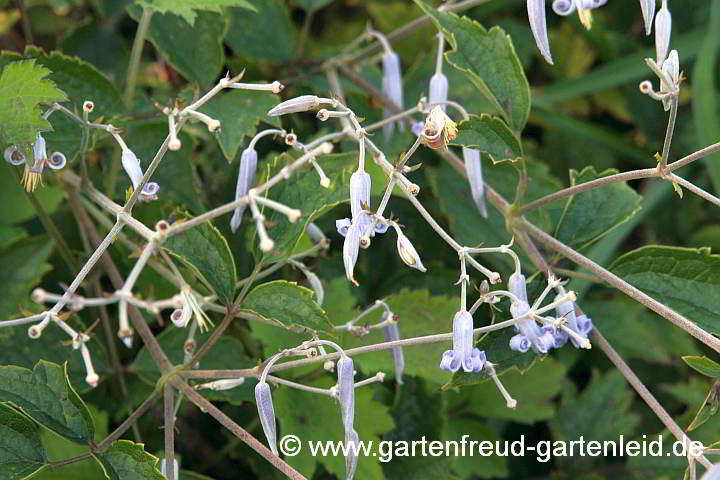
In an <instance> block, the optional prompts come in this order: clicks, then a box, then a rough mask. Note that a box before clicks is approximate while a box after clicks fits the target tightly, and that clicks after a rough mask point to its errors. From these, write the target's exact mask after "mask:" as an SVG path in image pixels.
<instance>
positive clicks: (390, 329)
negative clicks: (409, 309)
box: [383, 322, 405, 385]
mask: <svg viewBox="0 0 720 480" xmlns="http://www.w3.org/2000/svg"><path fill="white" fill-rule="evenodd" d="M383 336H384V337H385V341H386V342H392V341H395V340H400V329H399V328H398V324H397V322H392V323H390V324H388V325H385V327H383ZM390 358H391V359H392V361H393V365H394V366H395V380H396V381H397V383H399V384H401V385H402V383H403V382H402V376H403V372H404V371H405V356H404V355H403V349H402V347H393V348H391V349H390Z"/></svg>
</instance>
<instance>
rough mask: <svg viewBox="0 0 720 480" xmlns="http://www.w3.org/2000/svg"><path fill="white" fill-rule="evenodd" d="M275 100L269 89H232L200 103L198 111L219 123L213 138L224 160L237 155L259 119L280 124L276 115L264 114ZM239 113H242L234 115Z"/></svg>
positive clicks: (274, 124) (251, 134)
mask: <svg viewBox="0 0 720 480" xmlns="http://www.w3.org/2000/svg"><path fill="white" fill-rule="evenodd" d="M277 103H279V100H278V96H277V95H275V94H273V93H270V92H258V91H252V90H237V89H233V90H232V91H230V92H224V93H220V94H219V95H216V96H215V97H214V98H213V99H212V100H210V101H209V102H208V103H206V104H205V105H203V106H202V107H201V108H200V111H202V112H203V113H205V114H206V115H210V116H211V117H212V118H214V119H216V120H219V121H220V123H221V124H222V129H221V130H220V133H217V134H216V135H217V139H218V142H219V143H220V148H221V149H222V151H223V153H224V154H225V158H226V159H227V160H228V161H232V160H233V159H234V158H235V155H237V152H238V149H240V147H241V146H242V145H243V144H244V142H245V139H246V138H247V137H252V136H254V135H255V131H256V127H257V125H258V124H259V123H260V122H264V123H267V124H268V125H272V126H274V127H280V119H279V118H278V117H268V115H267V112H268V110H270V109H271V108H272V107H274V106H275V105H276V104H277ZM238 112H242V115H238Z"/></svg>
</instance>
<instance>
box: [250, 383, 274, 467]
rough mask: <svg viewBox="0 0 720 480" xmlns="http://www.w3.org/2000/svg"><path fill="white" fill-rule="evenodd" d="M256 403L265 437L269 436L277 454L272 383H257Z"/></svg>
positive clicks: (268, 439) (271, 446) (269, 443)
mask: <svg viewBox="0 0 720 480" xmlns="http://www.w3.org/2000/svg"><path fill="white" fill-rule="evenodd" d="M255 403H256V404H257V409H258V415H259V416H260V423H261V424H262V428H263V432H265V438H267V441H268V445H269V446H270V450H272V452H273V453H274V454H275V455H277V454H278V451H277V430H276V426H275V408H274V407H273V403H272V394H271V393H270V385H268V384H267V383H266V382H261V383H258V384H257V385H255Z"/></svg>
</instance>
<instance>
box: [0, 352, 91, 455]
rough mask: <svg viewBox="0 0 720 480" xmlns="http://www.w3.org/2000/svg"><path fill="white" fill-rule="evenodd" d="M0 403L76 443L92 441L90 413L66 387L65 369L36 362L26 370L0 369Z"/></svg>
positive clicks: (5, 367)
mask: <svg viewBox="0 0 720 480" xmlns="http://www.w3.org/2000/svg"><path fill="white" fill-rule="evenodd" d="M0 401H1V402H10V403H11V404H12V405H13V406H15V407H17V408H18V409H19V410H21V411H22V412H23V413H24V414H25V415H27V416H29V417H30V418H32V419H33V420H35V421H36V422H38V423H39V424H40V425H42V426H44V427H46V428H49V429H50V430H52V431H53V432H55V433H57V434H58V435H61V436H63V437H65V438H67V439H68V440H72V441H73V442H76V443H84V444H89V443H91V442H92V441H93V440H94V436H95V427H94V426H93V422H92V417H91V416H90V412H89V411H88V409H87V406H85V403H84V402H83V401H82V399H81V398H80V396H79V395H78V394H77V393H76V392H75V390H74V389H73V388H72V385H70V381H69V380H68V377H67V372H66V368H63V367H62V366H60V365H58V364H56V363H51V362H47V361H45V360H40V361H39V362H38V363H37V364H36V365H35V368H33V369H32V370H29V369H27V368H23V367H16V366H14V365H9V366H0Z"/></svg>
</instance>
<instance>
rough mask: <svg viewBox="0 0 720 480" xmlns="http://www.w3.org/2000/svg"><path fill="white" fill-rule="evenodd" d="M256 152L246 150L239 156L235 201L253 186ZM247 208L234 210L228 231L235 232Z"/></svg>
mask: <svg viewBox="0 0 720 480" xmlns="http://www.w3.org/2000/svg"><path fill="white" fill-rule="evenodd" d="M257 158H258V156H257V152H256V151H255V150H254V149H251V148H247V149H245V150H243V152H242V154H241V155H240V170H239V172H238V179H237V186H236V187H235V200H238V199H240V198H242V197H244V196H245V195H247V193H248V191H249V190H250V189H251V188H252V187H254V186H255V175H256V171H257ZM246 208H247V203H245V204H243V205H240V206H238V207H236V208H235V211H234V212H233V216H232V218H231V219H230V229H231V230H232V232H233V233H235V232H236V231H237V229H238V228H239V227H240V223H241V222H242V215H243V212H244V211H245V209H246Z"/></svg>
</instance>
